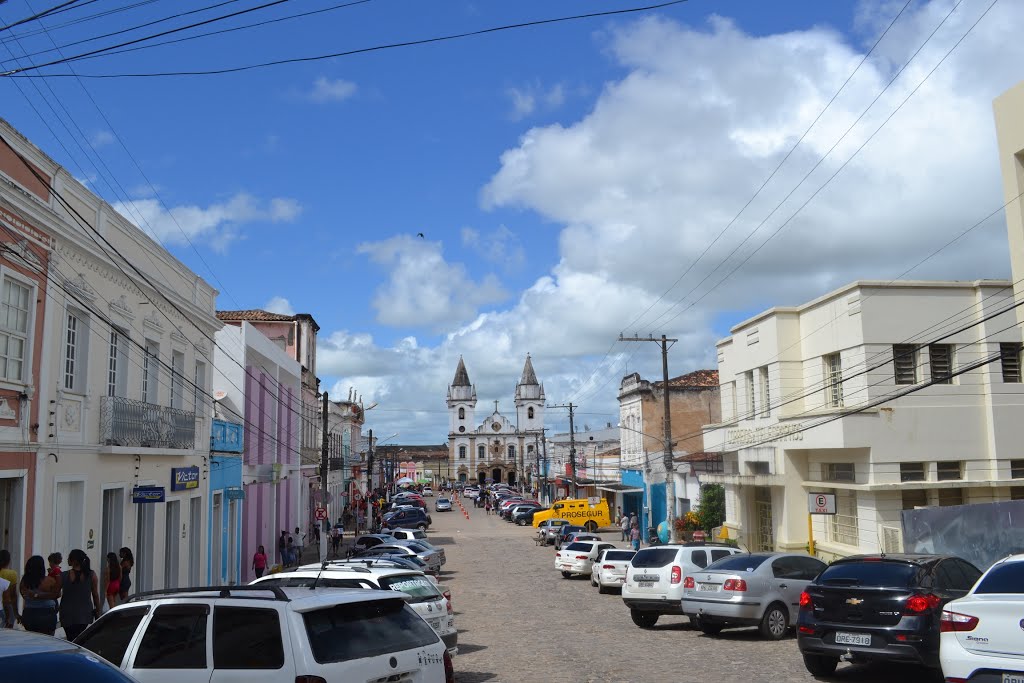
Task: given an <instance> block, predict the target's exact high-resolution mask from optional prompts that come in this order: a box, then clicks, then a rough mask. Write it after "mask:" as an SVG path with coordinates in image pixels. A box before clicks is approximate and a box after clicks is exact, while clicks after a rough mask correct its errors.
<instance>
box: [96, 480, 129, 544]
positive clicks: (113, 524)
mask: <svg viewBox="0 0 1024 683" xmlns="http://www.w3.org/2000/svg"><path fill="white" fill-rule="evenodd" d="M123 541H124V489H120V488H118V489H103V511H102V513H101V519H100V551H101V552H100V553H99V554H100V555H101V556H105V555H106V554H107V553H116V552H119V551H120V550H121V547H122V546H123V545H124V543H123Z"/></svg>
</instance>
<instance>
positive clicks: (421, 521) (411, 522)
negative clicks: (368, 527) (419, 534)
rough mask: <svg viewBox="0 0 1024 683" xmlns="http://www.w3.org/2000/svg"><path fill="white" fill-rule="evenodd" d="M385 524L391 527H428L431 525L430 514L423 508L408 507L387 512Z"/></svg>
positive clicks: (386, 526)
mask: <svg viewBox="0 0 1024 683" xmlns="http://www.w3.org/2000/svg"><path fill="white" fill-rule="evenodd" d="M383 525H384V528H389V529H412V528H416V529H426V528H428V527H429V526H430V515H428V514H427V513H426V511H425V510H423V509H415V508H406V509H403V510H398V511H396V512H389V513H387V514H385V515H384V517H383Z"/></svg>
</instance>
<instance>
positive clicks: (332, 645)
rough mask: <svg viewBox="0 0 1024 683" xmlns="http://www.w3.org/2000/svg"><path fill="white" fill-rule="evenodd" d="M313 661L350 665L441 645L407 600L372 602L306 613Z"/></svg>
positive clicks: (303, 617)
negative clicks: (353, 662) (355, 662)
mask: <svg viewBox="0 0 1024 683" xmlns="http://www.w3.org/2000/svg"><path fill="white" fill-rule="evenodd" d="M302 619H303V621H304V622H305V624H306V633H307V634H308V635H309V645H310V650H312V652H313V658H314V659H315V660H316V661H317V662H319V663H320V664H328V663H333V662H347V661H350V660H353V659H363V658H365V657H379V656H380V655H385V654H389V653H392V652H402V651H404V650H414V649H416V648H421V647H425V646H427V645H432V644H434V643H436V642H438V638H437V634H436V633H434V631H433V630H432V629H431V628H430V627H429V626H427V622H425V621H423V619H421V618H420V617H419V616H417V614H416V613H415V612H413V611H412V608H410V607H409V606H408V605H406V604H405V600H390V599H389V600H373V601H366V602H354V603H349V604H344V605H334V606H333V607H328V608H327V609H318V610H314V611H312V612H305V613H304V614H303V615H302Z"/></svg>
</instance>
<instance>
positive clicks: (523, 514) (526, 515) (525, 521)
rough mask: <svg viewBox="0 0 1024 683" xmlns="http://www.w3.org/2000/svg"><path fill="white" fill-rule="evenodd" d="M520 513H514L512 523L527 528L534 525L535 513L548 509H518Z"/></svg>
mask: <svg viewBox="0 0 1024 683" xmlns="http://www.w3.org/2000/svg"><path fill="white" fill-rule="evenodd" d="M517 509H518V510H519V511H518V512H513V513H512V522H513V523H514V524H515V525H516V526H527V525H532V524H533V513H535V512H540V511H541V510H547V508H546V507H543V506H541V507H527V508H525V509H524V508H517Z"/></svg>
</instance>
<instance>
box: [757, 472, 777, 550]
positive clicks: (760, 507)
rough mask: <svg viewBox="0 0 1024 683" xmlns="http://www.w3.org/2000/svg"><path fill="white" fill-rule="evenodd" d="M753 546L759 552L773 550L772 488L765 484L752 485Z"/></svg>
mask: <svg viewBox="0 0 1024 683" xmlns="http://www.w3.org/2000/svg"><path fill="white" fill-rule="evenodd" d="M754 515H755V520H754V522H755V524H754V529H755V532H756V538H755V542H754V546H755V547H756V548H757V549H758V551H761V552H772V551H774V550H775V530H774V529H775V527H774V525H773V524H772V490H771V489H770V488H768V487H767V486H756V487H754Z"/></svg>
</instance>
